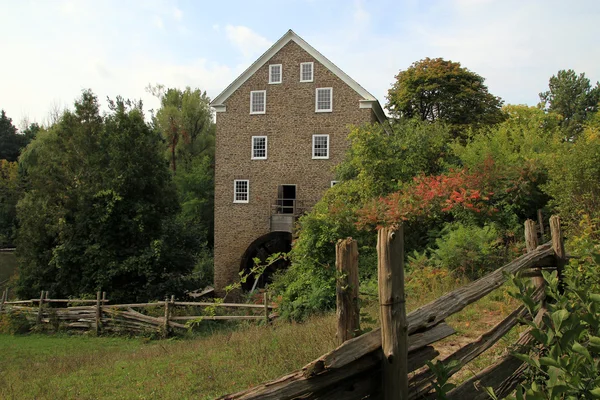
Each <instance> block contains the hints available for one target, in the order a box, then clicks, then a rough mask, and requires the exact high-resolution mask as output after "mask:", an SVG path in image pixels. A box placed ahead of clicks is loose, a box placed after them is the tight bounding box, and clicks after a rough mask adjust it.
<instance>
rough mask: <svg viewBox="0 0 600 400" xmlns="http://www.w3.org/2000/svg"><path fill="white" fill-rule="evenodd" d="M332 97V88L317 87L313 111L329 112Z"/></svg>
mask: <svg viewBox="0 0 600 400" xmlns="http://www.w3.org/2000/svg"><path fill="white" fill-rule="evenodd" d="M332 98H333V89H332V88H317V94H316V96H315V112H331V110H332V107H331V103H332Z"/></svg>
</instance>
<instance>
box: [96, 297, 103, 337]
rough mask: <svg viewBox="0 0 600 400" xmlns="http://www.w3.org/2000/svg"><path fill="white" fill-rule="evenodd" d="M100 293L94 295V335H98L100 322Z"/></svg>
mask: <svg viewBox="0 0 600 400" xmlns="http://www.w3.org/2000/svg"><path fill="white" fill-rule="evenodd" d="M100 296H101V294H100V292H97V293H96V335H99V334H100V321H101V320H102V303H101V301H102V299H101V297H100Z"/></svg>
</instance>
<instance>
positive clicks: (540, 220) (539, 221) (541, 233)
mask: <svg viewBox="0 0 600 400" xmlns="http://www.w3.org/2000/svg"><path fill="white" fill-rule="evenodd" d="M537 217H538V224H539V225H540V240H541V242H542V243H545V242H546V239H545V238H544V217H543V216H542V210H538V211H537Z"/></svg>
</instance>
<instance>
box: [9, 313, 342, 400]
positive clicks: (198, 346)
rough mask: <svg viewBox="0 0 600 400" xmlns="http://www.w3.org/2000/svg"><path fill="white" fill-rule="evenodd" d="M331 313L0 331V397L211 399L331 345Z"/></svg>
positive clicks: (289, 367)
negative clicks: (161, 337)
mask: <svg viewBox="0 0 600 400" xmlns="http://www.w3.org/2000/svg"><path fill="white" fill-rule="evenodd" d="M334 321H335V320H334V316H333V315H328V316H321V317H315V318H313V319H311V320H310V321H308V322H307V323H305V324H285V323H279V324H275V325H274V326H270V327H264V326H250V325H248V326H244V327H241V328H239V329H237V330H227V331H220V332H216V333H214V334H213V335H210V336H208V337H204V338H197V339H185V340H167V341H147V340H144V339H126V338H117V337H114V338H104V337H99V338H95V337H85V336H62V335H60V336H45V335H27V336H9V335H0V398H1V399H57V398H61V399H96V398H105V399H154V398H156V399H186V398H195V399H212V398H214V397H217V396H219V395H223V394H226V393H229V392H232V391H237V390H241V389H244V388H247V387H250V386H253V385H255V384H258V383H260V382H263V381H266V380H270V379H274V378H277V377H279V376H281V375H283V374H286V373H288V372H291V371H293V370H295V369H298V368H301V367H302V366H303V365H305V364H306V363H308V362H310V361H312V360H313V359H315V358H317V357H318V356H320V355H321V354H323V353H326V352H327V351H329V350H331V349H333V348H334V347H335V324H334Z"/></svg>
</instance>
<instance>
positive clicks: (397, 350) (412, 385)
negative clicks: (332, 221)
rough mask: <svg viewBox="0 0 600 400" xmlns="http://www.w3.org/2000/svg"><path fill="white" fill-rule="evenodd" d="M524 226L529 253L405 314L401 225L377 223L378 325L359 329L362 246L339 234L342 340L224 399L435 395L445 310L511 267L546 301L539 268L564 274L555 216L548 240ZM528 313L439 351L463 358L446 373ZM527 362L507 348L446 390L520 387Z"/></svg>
mask: <svg viewBox="0 0 600 400" xmlns="http://www.w3.org/2000/svg"><path fill="white" fill-rule="evenodd" d="M540 228H541V227H540ZM525 229H526V244H527V249H528V252H527V253H526V254H524V255H522V256H521V257H519V258H517V259H515V260H513V261H511V262H510V263H508V264H506V265H504V266H503V267H501V268H499V269H497V270H495V271H493V272H491V273H489V274H488V275H486V276H484V277H482V278H480V279H478V280H476V281H474V282H471V283H469V284H467V285H465V286H463V287H461V288H459V289H456V290H454V291H452V292H450V293H447V294H445V295H443V296H441V297H439V298H438V299H436V300H434V301H433V302H431V303H429V304H427V305H425V306H422V307H420V308H419V309H417V310H415V311H413V312H411V313H409V314H408V315H406V311H405V294H404V272H403V271H404V266H403V259H404V254H403V252H404V249H403V246H404V245H403V230H402V226H399V227H392V228H382V229H380V230H379V232H378V244H377V251H378V258H379V261H378V278H379V303H380V320H381V328H378V329H376V330H373V331H371V332H369V333H366V334H364V335H362V336H358V337H353V336H354V334H355V332H357V331H358V321H359V319H358V306H357V303H358V302H357V300H358V275H357V273H356V271H357V268H358V250H357V245H356V242H355V241H354V240H352V239H351V238H348V239H345V240H340V241H339V242H338V244H337V247H336V257H337V261H336V267H337V269H338V275H339V276H340V277H341V278H339V279H338V287H337V310H338V311H337V312H338V333H337V337H338V340H339V342H340V343H341V344H340V345H339V347H337V348H336V349H335V350H333V351H331V352H329V353H327V354H325V355H323V356H321V357H319V358H318V359H316V360H314V361H312V362H311V363H309V364H308V365H306V366H305V367H303V368H302V369H300V370H298V371H295V372H292V373H290V374H289V375H286V376H282V377H280V378H278V379H275V380H273V381H270V382H267V383H264V384H261V385H259V386H256V387H253V388H250V389H247V390H244V391H241V392H238V393H234V394H229V395H226V396H223V397H221V399H227V400H233V399H240V400H241V399H243V400H250V399H272V400H276V399H277V400H285V399H300V398H301V399H313V400H314V399H345V400H354V399H356V400H358V399H385V400H399V399H402V400H407V399H411V400H412V399H420V398H426V399H433V398H436V397H435V394H433V393H432V391H433V389H434V385H433V383H434V382H435V379H436V376H435V374H434V373H433V371H431V370H430V369H429V367H425V365H426V363H427V361H430V360H433V359H434V358H435V357H437V356H438V355H439V353H438V351H436V350H435V348H434V347H433V346H432V344H434V343H435V342H437V341H439V340H441V339H444V338H446V337H448V336H450V335H453V334H455V333H456V332H455V331H454V329H453V328H452V327H450V326H449V325H448V324H446V323H445V322H444V320H445V319H446V318H448V317H449V316H451V315H453V314H455V313H458V312H459V311H461V310H463V309H464V308H465V307H467V306H468V305H469V304H472V303H474V302H476V301H478V300H479V299H481V298H482V297H484V296H486V295H487V294H489V293H491V292H492V291H494V290H495V289H497V288H499V287H500V286H502V285H503V284H504V283H505V282H506V280H507V276H509V275H512V274H518V275H522V276H529V277H532V280H533V282H534V284H535V285H536V291H535V292H534V296H535V298H536V300H537V301H539V302H541V303H542V304H543V302H544V284H543V282H544V281H543V278H541V270H542V269H549V270H558V272H559V276H560V273H561V270H562V268H563V266H564V264H565V262H566V255H565V250H564V245H563V238H562V233H561V228H560V219H559V218H558V216H552V217H551V218H550V230H551V235H552V240H551V242H548V243H545V244H542V245H540V246H538V241H537V234H536V231H535V223H534V222H533V221H531V220H528V221H527V222H526V224H525ZM541 237H542V238H543V233H542V235H541ZM543 313H544V308H543V306H542V309H541V311H540V312H539V313H538V315H537V316H536V317H535V319H536V320H541V316H542V315H543ZM527 316H528V312H527V310H526V309H525V307H518V308H517V309H516V310H514V311H513V312H512V313H511V314H510V315H508V316H507V317H506V318H504V320H502V321H501V322H500V323H498V324H497V325H496V326H494V327H492V328H491V329H490V330H489V331H487V332H485V333H484V334H483V335H481V336H480V337H479V338H477V339H476V340H475V341H473V342H471V343H469V344H467V345H465V346H463V347H462V348H460V349H458V350H456V351H455V352H454V353H452V354H450V355H448V356H447V357H444V358H443V359H441V360H440V362H442V363H444V364H445V365H447V366H450V365H452V364H450V363H451V362H453V361H457V362H458V363H457V366H455V367H453V368H450V369H449V371H448V375H449V376H452V375H454V374H455V373H457V372H458V371H459V370H460V369H461V368H462V367H464V366H465V365H466V364H467V363H469V362H470V361H472V360H473V359H475V358H476V357H478V356H479V355H481V354H482V353H483V352H484V351H486V350H488V349H489V348H490V347H492V346H493V345H494V344H495V343H496V342H498V341H499V340H500V339H501V338H502V337H503V336H504V335H506V334H507V333H508V332H509V331H510V330H511V329H512V328H513V327H515V326H516V325H517V324H519V323H520V321H521V320H522V319H524V318H527ZM532 340H533V338H532V336H531V334H530V331H529V330H526V331H525V332H523V333H522V334H521V335H520V337H519V339H518V340H517V342H516V346H515V349H516V350H519V349H523V348H525V346H526V345H527V344H528V343H530V342H532ZM453 364H454V363H453ZM524 369H525V367H524V365H523V362H521V361H520V360H518V359H516V358H514V357H512V356H511V355H510V354H506V355H505V356H503V357H501V358H500V359H499V360H498V361H497V362H496V363H495V364H493V365H491V366H489V367H488V368H486V369H485V370H483V371H481V372H479V373H478V374H477V375H475V376H474V377H473V378H471V379H469V380H467V381H466V382H464V383H462V384H461V385H460V386H458V387H456V388H455V389H453V390H452V391H451V392H450V393H448V394H447V398H448V399H454V400H459V399H488V398H489V396H488V394H487V393H486V392H485V391H484V390H483V389H481V388H483V387H492V388H493V389H494V391H495V393H496V394H497V395H498V397H499V398H502V397H504V396H506V395H508V394H510V393H511V392H512V391H513V390H514V389H515V388H516V386H517V384H518V383H519V382H520V381H521V376H522V373H523V371H524Z"/></svg>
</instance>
